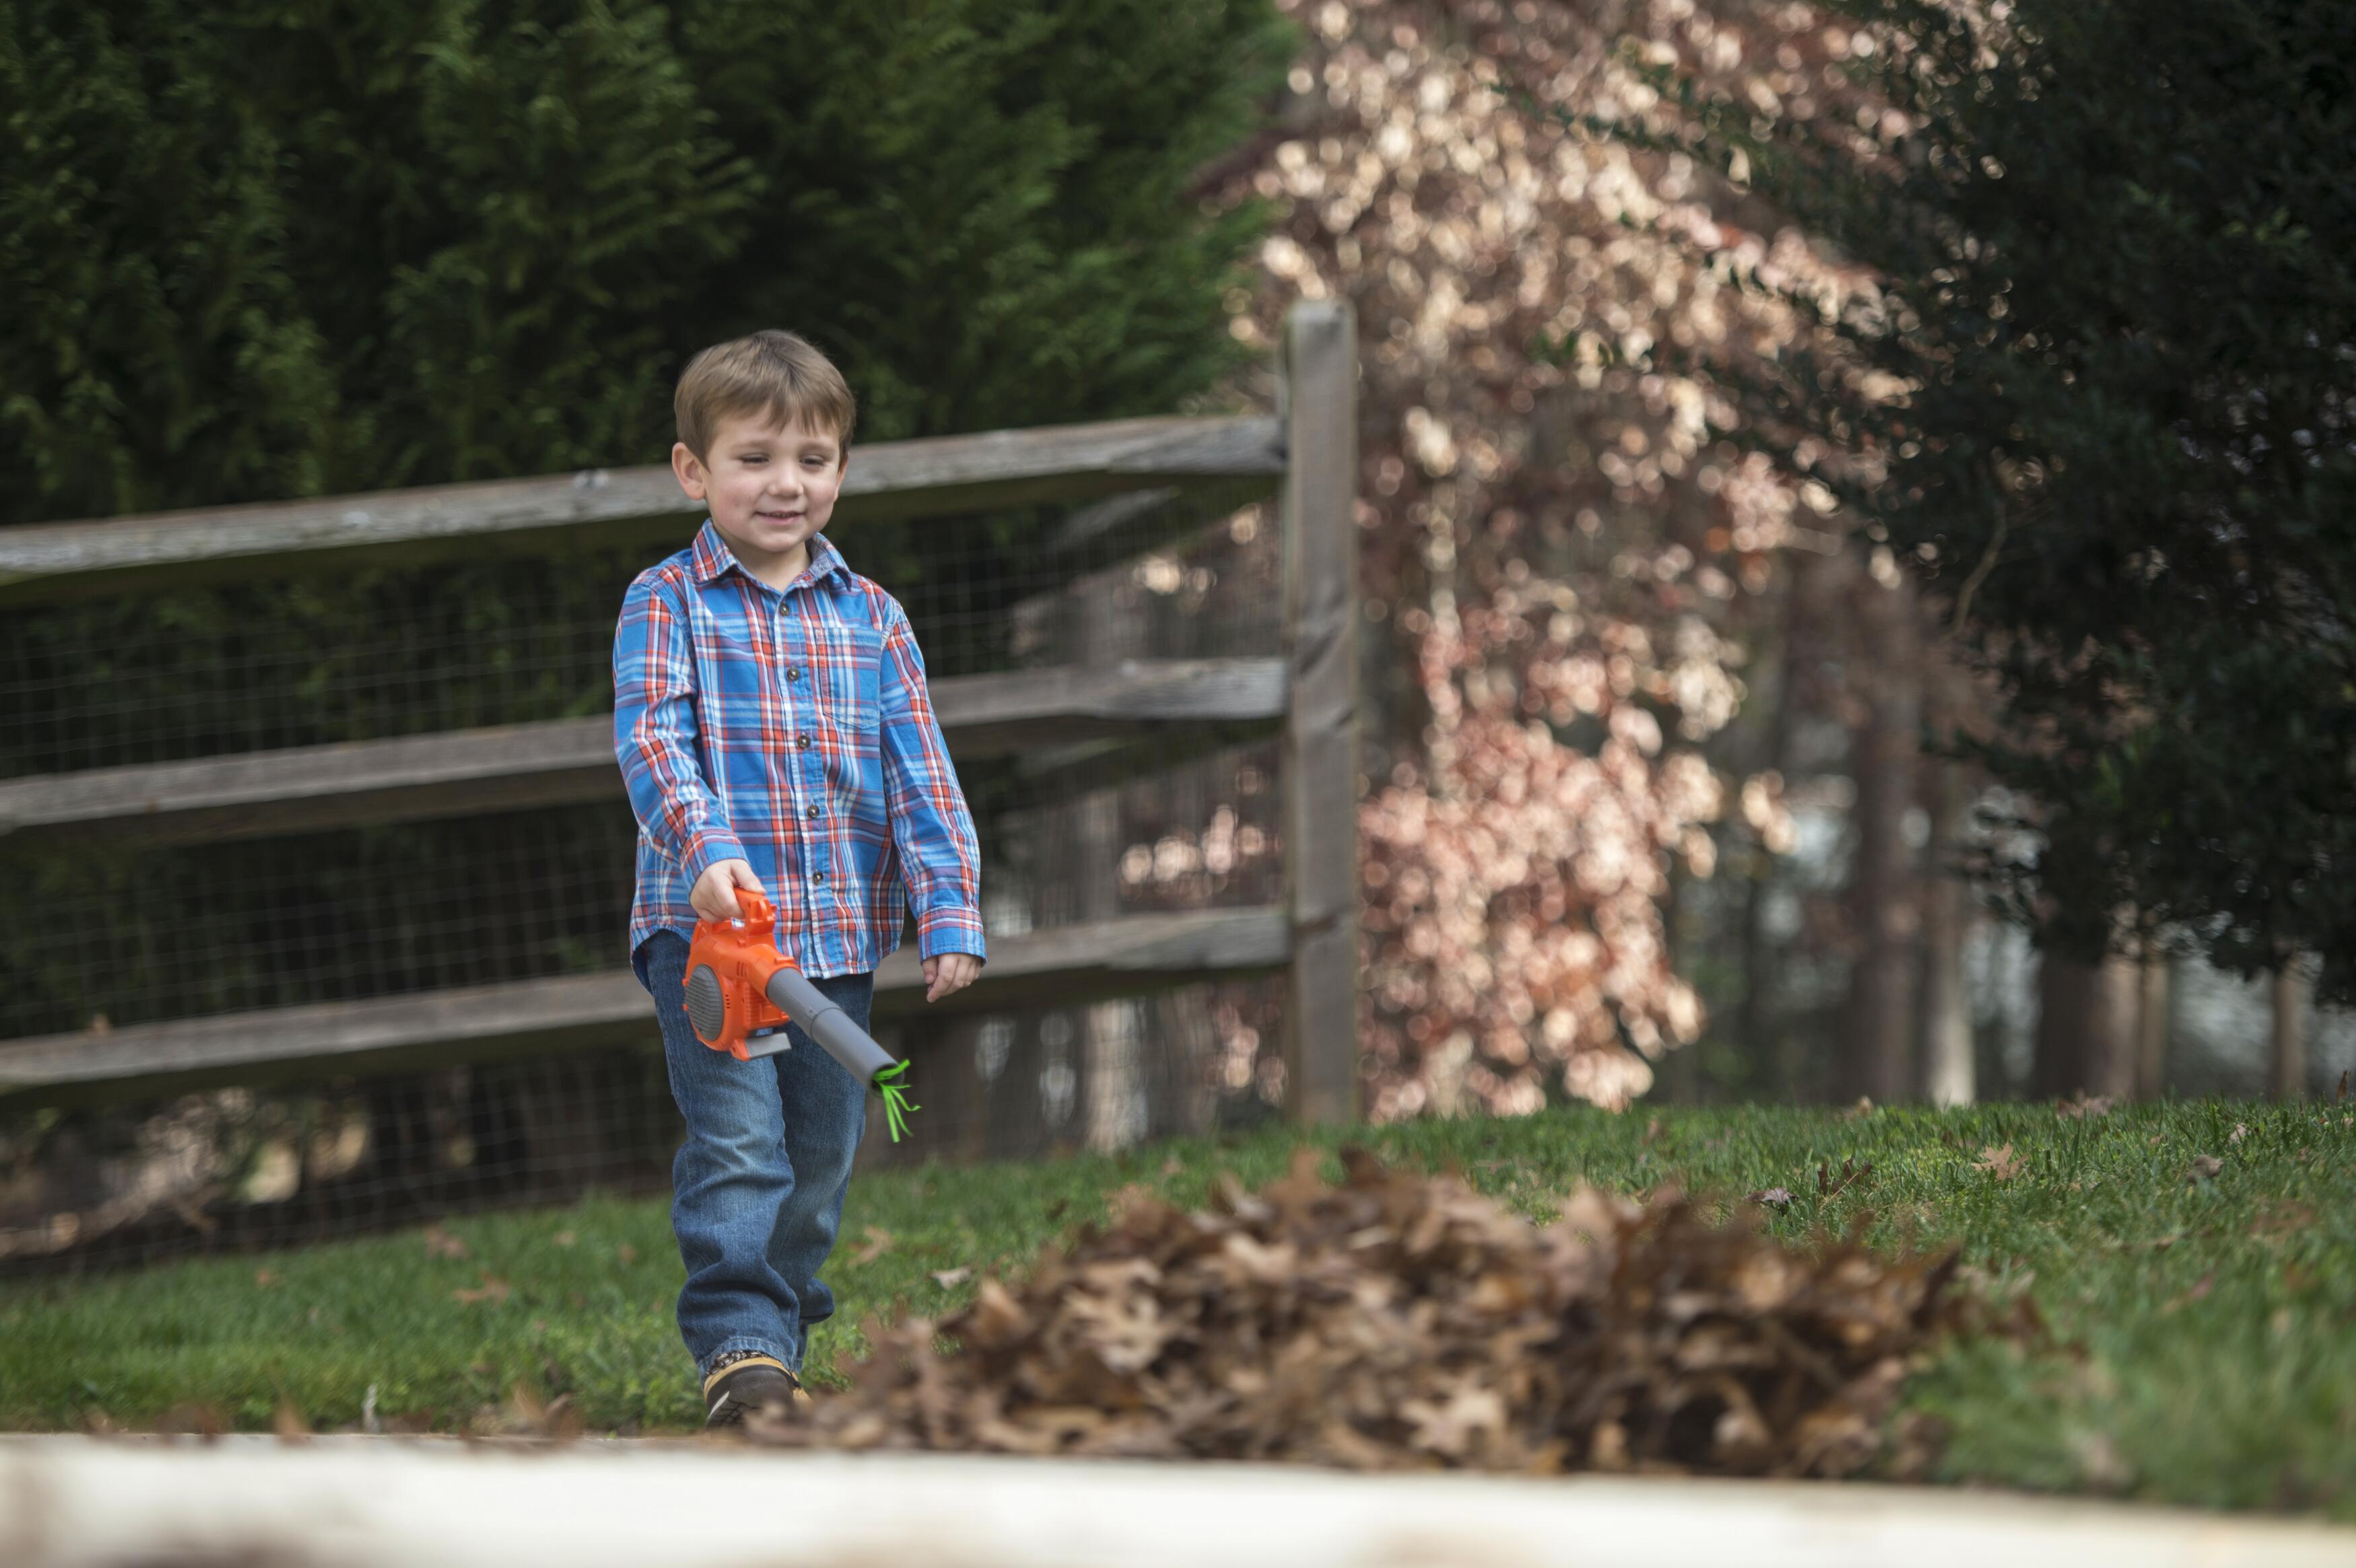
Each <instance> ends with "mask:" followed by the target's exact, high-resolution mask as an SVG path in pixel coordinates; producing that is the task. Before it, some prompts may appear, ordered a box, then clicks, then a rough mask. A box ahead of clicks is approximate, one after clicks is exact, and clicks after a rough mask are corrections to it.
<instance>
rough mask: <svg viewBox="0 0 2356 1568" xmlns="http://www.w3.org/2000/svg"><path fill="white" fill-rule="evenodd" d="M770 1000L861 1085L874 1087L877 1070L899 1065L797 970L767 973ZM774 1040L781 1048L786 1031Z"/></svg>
mask: <svg viewBox="0 0 2356 1568" xmlns="http://www.w3.org/2000/svg"><path fill="white" fill-rule="evenodd" d="M769 1000H770V1001H772V1002H774V1003H775V1004H776V1008H777V1010H778V1011H779V1012H782V1013H784V1014H785V1015H786V1016H787V1018H789V1019H793V1020H794V1022H795V1023H797V1024H798V1025H799V1026H801V1031H802V1032H803V1033H804V1034H806V1035H808V1036H809V1037H810V1038H811V1039H812V1040H816V1041H818V1042H819V1045H821V1046H823V1047H825V1048H826V1053H827V1054H828V1055H829V1056H831V1057H833V1058H834V1059H835V1060H836V1061H840V1062H841V1063H842V1065H843V1066H844V1067H846V1068H848V1069H850V1071H851V1076H852V1077H853V1078H856V1079H858V1080H859V1082H860V1083H862V1084H863V1085H868V1086H873V1083H874V1082H875V1075H876V1074H877V1073H879V1072H885V1071H887V1070H888V1069H890V1068H893V1067H894V1066H897V1065H898V1063H896V1062H894V1061H893V1060H892V1057H891V1054H890V1052H888V1051H885V1050H884V1049H883V1047H882V1046H880V1045H878V1044H876V1043H875V1038H874V1037H873V1035H871V1034H869V1033H868V1032H867V1031H866V1030H865V1029H861V1028H860V1027H859V1026H858V1025H857V1024H855V1023H852V1022H851V1015H850V1014H849V1013H846V1012H844V1011H843V1010H842V1009H841V1008H839V1007H836V1006H835V1005H834V1004H833V1003H832V1002H830V1001H829V1000H827V998H826V993H825V992H823V991H821V990H819V988H818V987H816V986H813V985H811V984H810V983H809V976H805V975H804V974H803V973H802V972H801V971H800V970H798V969H794V968H782V969H779V970H778V971H777V972H776V974H775V975H772V976H769ZM754 1043H755V1044H759V1043H766V1042H754ZM785 1045H786V1042H785V1031H784V1030H782V1029H781V1030H779V1031H778V1033H777V1035H776V1050H777V1051H782V1050H784V1049H785ZM760 1054H762V1055H765V1056H766V1055H774V1054H775V1052H774V1051H762V1052H760Z"/></svg>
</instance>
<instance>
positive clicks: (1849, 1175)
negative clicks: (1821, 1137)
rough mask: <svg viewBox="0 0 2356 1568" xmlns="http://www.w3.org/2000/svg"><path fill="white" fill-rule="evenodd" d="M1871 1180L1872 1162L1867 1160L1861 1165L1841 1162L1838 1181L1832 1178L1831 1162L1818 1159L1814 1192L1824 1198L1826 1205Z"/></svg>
mask: <svg viewBox="0 0 2356 1568" xmlns="http://www.w3.org/2000/svg"><path fill="white" fill-rule="evenodd" d="M1872 1178H1873V1161H1871V1160H1867V1161H1866V1162H1865V1163H1864V1164H1863V1165H1859V1164H1858V1163H1857V1162H1856V1161H1855V1160H1853V1159H1844V1160H1842V1161H1841V1168H1840V1176H1839V1177H1838V1179H1835V1177H1834V1176H1833V1164H1832V1161H1830V1160H1828V1159H1820V1160H1818V1161H1817V1162H1816V1190H1817V1191H1818V1192H1819V1193H1821V1194H1822V1195H1823V1196H1824V1200H1825V1201H1826V1202H1827V1203H1829V1202H1831V1201H1832V1200H1834V1199H1836V1198H1837V1197H1839V1196H1840V1195H1841V1194H1842V1193H1843V1192H1846V1191H1847V1190H1848V1189H1849V1188H1851V1187H1853V1186H1860V1184H1861V1183H1864V1182H1866V1181H1869V1180H1871V1179H1872ZM1860 1190H1861V1186H1860Z"/></svg>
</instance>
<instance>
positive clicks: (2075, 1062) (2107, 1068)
mask: <svg viewBox="0 0 2356 1568" xmlns="http://www.w3.org/2000/svg"><path fill="white" fill-rule="evenodd" d="M2142 990H2143V981H2142V975H2141V965H2138V964H2137V963H2136V961H2135V959H2133V958H2132V957H2128V956H2126V955H2121V954H2116V953H2114V954H2110V955H2106V956H2105V957H2104V958H2103V959H2102V961H2101V962H2099V963H2095V964H2088V963H2086V962H2084V961H2083V959H2078V958H2072V957H2070V956H2068V955H2064V954H2061V953H2053V952H2049V953H2047V954H2046V955H2045V957H2044V961H2043V962H2042V963H2041V964H2040V965H2039V967H2038V980H2037V991H2038V1008H2037V1062H2036V1065H2035V1067H2034V1068H2033V1069H2032V1071H2031V1072H2030V1075H2029V1087H2030V1091H2031V1093H2035V1094H2036V1095H2037V1096H2039V1097H2040V1098H2045V1099H2057V1100H2058V1099H2065V1098H2067V1097H2069V1096H2071V1095H2073V1094H2082V1093H2083V1094H2107V1095H2110V1096H2111V1097H2112V1098H2114V1099H2121V1100H2124V1099H2126V1098H2127V1097H2128V1096H2129V1095H2131V1094H2133V1093H2135V1086H2136V1028H2135V1020H2136V1012H2137V1010H2138V1009H2137V1003H2138V1002H2139V1000H2140V999H2141V996H2142Z"/></svg>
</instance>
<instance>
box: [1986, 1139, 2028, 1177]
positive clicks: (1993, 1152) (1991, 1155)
mask: <svg viewBox="0 0 2356 1568" xmlns="http://www.w3.org/2000/svg"><path fill="white" fill-rule="evenodd" d="M1972 1164H1973V1165H1975V1166H1976V1167H1977V1168H1980V1169H1982V1170H1985V1171H1987V1173H1988V1174H1989V1175H1990V1176H1993V1177H1995V1178H1996V1179H1997V1180H1998V1181H2010V1180H2011V1179H2013V1178H2014V1177H2016V1176H2019V1174H2020V1173H2021V1172H2022V1171H2024V1170H2027V1169H2028V1168H2029V1162H2028V1161H2027V1160H2025V1159H2022V1158H2021V1157H2019V1156H2018V1155H2016V1154H2014V1153H2013V1152H2012V1146H2011V1145H2010V1144H2004V1145H2001V1146H1998V1145H1996V1144H1990V1145H1989V1146H1988V1147H1986V1148H1984V1149H1982V1150H1980V1157H1979V1158H1977V1159H1976V1160H1974V1161H1972Z"/></svg>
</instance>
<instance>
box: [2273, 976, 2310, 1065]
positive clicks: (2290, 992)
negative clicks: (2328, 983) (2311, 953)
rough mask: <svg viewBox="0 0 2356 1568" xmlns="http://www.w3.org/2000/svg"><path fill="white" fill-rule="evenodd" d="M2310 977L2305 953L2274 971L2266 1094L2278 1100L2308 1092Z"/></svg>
mask: <svg viewBox="0 0 2356 1568" xmlns="http://www.w3.org/2000/svg"><path fill="white" fill-rule="evenodd" d="M2309 980H2310V976H2309V974H2308V965H2307V961H2306V959H2305V957H2304V955H2299V954H2296V953H2294V954H2292V955H2290V957H2288V958H2287V959H2286V960H2284V962H2283V965H2282V967H2281V968H2279V969H2276V971H2275V978H2274V998H2275V1016H2274V1028H2273V1029H2272V1030H2271V1031H2269V1033H2270V1038H2269V1039H2268V1040H2267V1051H2266V1093H2268V1094H2269V1095H2271V1096H2273V1097H2274V1098H2275V1099H2277V1100H2297V1099H2301V1098H2303V1097H2305V1095H2306V1093H2307V1012H2308V984H2309Z"/></svg>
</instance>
